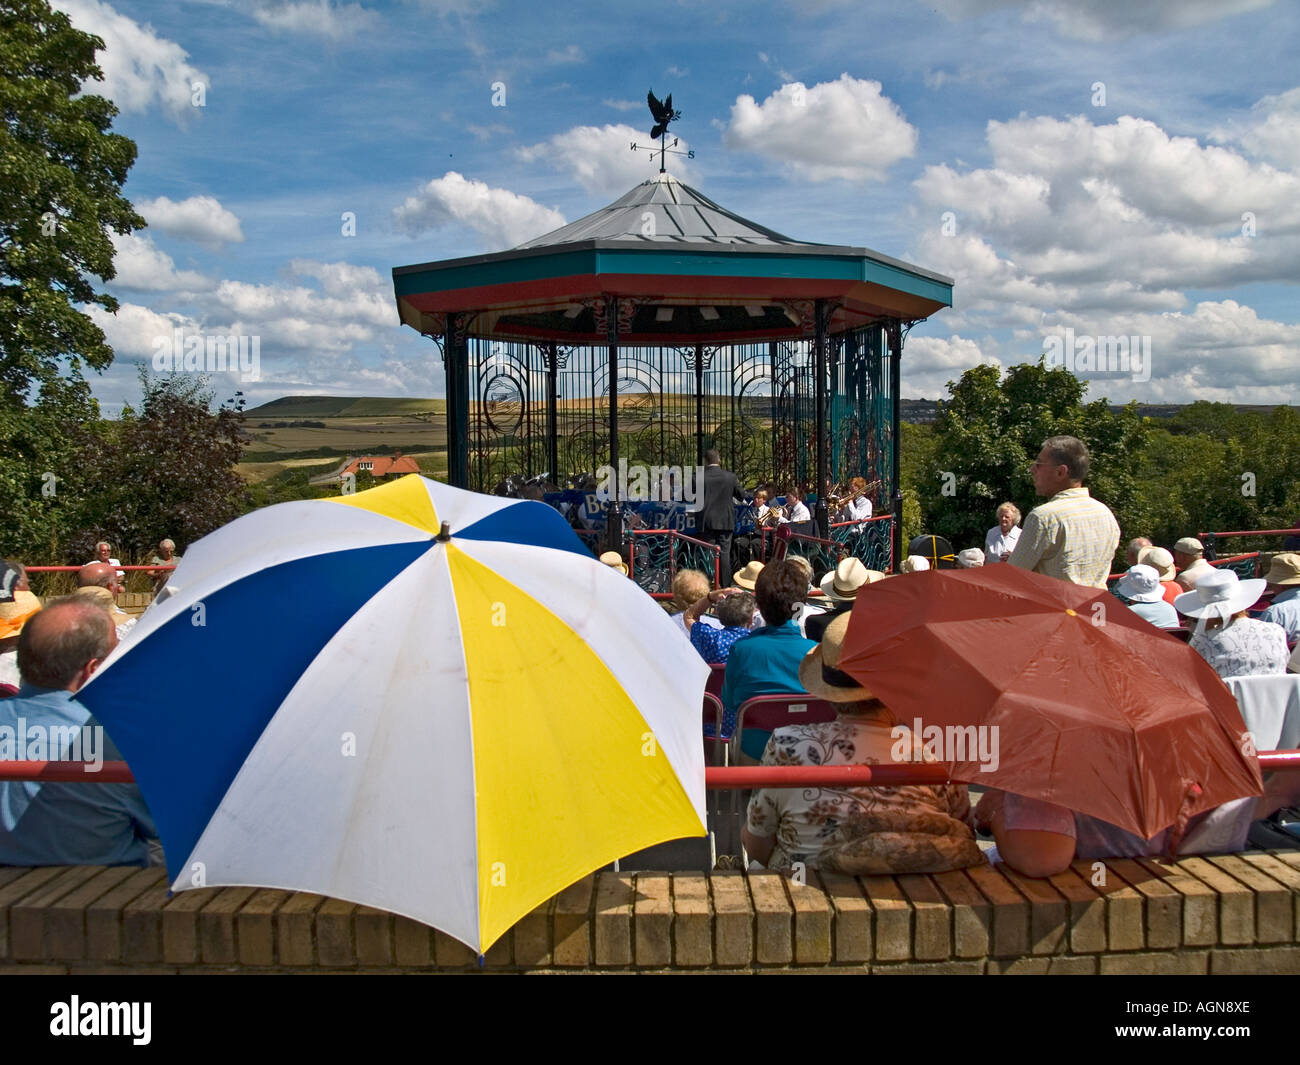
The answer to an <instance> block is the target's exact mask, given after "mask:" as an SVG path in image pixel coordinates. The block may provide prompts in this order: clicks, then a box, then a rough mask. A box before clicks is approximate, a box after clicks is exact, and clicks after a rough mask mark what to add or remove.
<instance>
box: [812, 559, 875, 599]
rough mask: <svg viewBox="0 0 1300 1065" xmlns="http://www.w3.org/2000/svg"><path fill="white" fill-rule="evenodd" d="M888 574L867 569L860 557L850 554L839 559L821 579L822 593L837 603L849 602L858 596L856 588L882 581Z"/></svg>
mask: <svg viewBox="0 0 1300 1065" xmlns="http://www.w3.org/2000/svg"><path fill="white" fill-rule="evenodd" d="M887 576H888V574H885V573H881V572H880V571H879V570H875V569H867V567H866V566H864V565H863V564H862V559H860V558H857V557H855V556H853V555H850V556H849V557H848V558H844V559H840V562H839V565H837V566H836V567H835V568H834V569H833V570H831V571H830V572H829V573H828V574H826V576H824V577H823V578H822V579H821V585H820V587H821V590H822V594H823V595H824V596H826V598H827V599H833V600H834V601H835V602H837V603H851V602H853V601H854V600H855V599H857V597H858V589H859V588H863V587H865V586H866V585H868V584H875V583H876V581H883V580H884V579H885V577H887Z"/></svg>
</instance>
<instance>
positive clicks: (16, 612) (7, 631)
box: [0, 596, 41, 640]
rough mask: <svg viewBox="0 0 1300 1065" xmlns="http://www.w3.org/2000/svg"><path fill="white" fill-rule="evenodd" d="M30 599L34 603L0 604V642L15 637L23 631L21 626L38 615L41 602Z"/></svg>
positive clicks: (21, 601) (20, 600)
mask: <svg viewBox="0 0 1300 1065" xmlns="http://www.w3.org/2000/svg"><path fill="white" fill-rule="evenodd" d="M32 599H34V600H35V602H34V603H33V602H32V601H31V600H26V599H17V600H15V601H13V602H10V603H0V640H7V639H8V638H9V637H10V636H17V635H18V634H19V633H20V632H22V631H23V626H24V625H26V624H27V621H28V619H29V618H31V617H32V616H33V615H34V614H38V613H40V610H41V601H40V600H39V599H36V597H35V596H32Z"/></svg>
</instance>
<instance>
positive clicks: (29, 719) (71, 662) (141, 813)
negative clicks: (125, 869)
mask: <svg viewBox="0 0 1300 1065" xmlns="http://www.w3.org/2000/svg"><path fill="white" fill-rule="evenodd" d="M116 646H117V633H116V632H115V631H114V628H113V623H112V622H111V621H110V620H109V617H108V614H107V613H106V612H105V611H104V610H103V608H101V607H99V606H96V605H95V604H94V603H89V602H84V601H81V600H79V599H76V598H73V599H65V600H64V601H62V602H59V603H54V604H53V605H51V606H47V607H46V608H45V609H44V610H42V611H41V612H40V613H38V614H36V615H35V616H33V617H32V618H31V619H30V620H29V621H28V622H27V624H26V625H24V626H23V631H22V634H21V635H20V636H19V638H18V668H19V671H20V672H21V673H22V679H23V684H22V687H21V688H20V689H19V691H18V695H17V696H15V697H14V698H12V699H3V700H0V758H5V759H15V758H19V757H20V751H19V740H18V736H19V729H22V741H21V744H22V747H23V748H24V749H25V750H24V751H23V754H25V756H26V757H28V758H31V757H33V756H35V758H36V759H37V760H42V759H45V758H48V759H50V760H52V761H80V762H84V763H85V766H86V772H87V774H88V778H89V775H90V774H93V773H94V772H96V771H97V769H98V767H100V766H102V764H103V762H105V761H117V760H120V759H121V757H122V756H121V754H120V753H118V751H117V748H116V747H114V746H113V743H112V741H111V740H109V739H108V738H107V736H105V734H104V730H103V728H102V727H100V726H99V724H98V723H97V722H96V721H95V720H94V719H93V718H92V717H91V716H90V711H88V710H87V709H86V708H85V707H84V706H82V705H81V703H79V702H78V701H77V700H76V698H75V697H74V696H75V695H76V693H77V692H78V691H80V690H81V687H82V685H84V684H85V683H86V681H88V680H89V679H90V678H91V677H92V676H93V675H94V673H95V671H96V670H97V669H98V668H99V666H100V665H101V663H102V662H103V661H104V659H105V658H107V657H108V655H109V654H110V653H111V652H112V650H113V648H114V647H116ZM38 741H43V742H42V746H43V750H42V751H41V752H40V753H39V754H38V753H37V752H36V751H35V750H34V749H33V744H35V743H37V742H38ZM157 837H158V830H157V829H156V828H155V827H154V821H153V816H152V815H151V814H150V813H149V807H148V806H147V805H145V801H144V797H143V796H142V795H141V794H140V789H139V788H137V787H136V786H135V785H134V784H98V783H87V784H80V783H66V784H65V783H41V782H38V781H0V865H148V864H150V852H151V845H152V846H153V847H154V848H156V845H157ZM157 853H158V854H160V853H161V852H160V851H157Z"/></svg>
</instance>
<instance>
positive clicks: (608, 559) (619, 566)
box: [600, 551, 627, 577]
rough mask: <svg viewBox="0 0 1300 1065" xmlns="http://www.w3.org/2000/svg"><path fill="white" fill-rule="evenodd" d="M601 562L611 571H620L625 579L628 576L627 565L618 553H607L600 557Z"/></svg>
mask: <svg viewBox="0 0 1300 1065" xmlns="http://www.w3.org/2000/svg"><path fill="white" fill-rule="evenodd" d="M600 561H601V563H602V564H604V565H606V566H608V567H609V568H610V569H616V570H618V571H619V573H621V574H623V576H624V577H626V576H627V563H626V562H624V561H623V556H622V555H620V554H619V553H618V552H617V551H606V552H605V553H604V554H603V555H601V556H600Z"/></svg>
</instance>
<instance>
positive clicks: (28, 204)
mask: <svg viewBox="0 0 1300 1065" xmlns="http://www.w3.org/2000/svg"><path fill="white" fill-rule="evenodd" d="M103 47H104V42H103V41H102V40H100V39H99V38H98V37H95V36H92V35H90V34H87V33H82V32H80V31H79V30H75V29H73V28H72V25H71V22H70V21H69V19H68V16H67V15H65V14H63V13H62V12H57V11H53V10H51V9H50V6H49V5H48V4H47V3H45V2H44V0H0V115H2V116H3V122H0V512H3V513H4V514H5V515H6V521H7V523H8V526H9V527H8V529H7V535H6V549H7V550H9V551H15V550H16V551H17V552H18V553H23V554H28V553H34V554H36V555H37V556H39V555H41V554H44V553H45V552H47V551H50V550H51V549H52V545H54V544H57V542H58V540H59V538H60V535H61V529H62V528H63V526H62V524H61V523H62V522H63V520H64V519H65V518H66V517H67V516H68V514H69V513H70V510H71V509H72V508H74V507H75V505H76V503H77V499H76V495H77V491H78V489H77V482H78V480H79V479H80V477H81V472H82V471H79V470H77V469H76V468H74V467H73V466H71V465H70V457H71V455H72V454H73V453H74V452H75V451H77V450H79V449H80V448H81V447H82V446H83V445H84V443H85V441H84V439H80V438H81V437H84V435H85V434H87V433H92V432H94V429H93V428H92V426H93V423H94V422H95V420H96V419H97V418H98V413H99V412H98V407H97V405H96V403H95V401H94V399H93V397H92V396H91V394H90V390H89V388H88V387H87V386H86V383H85V381H84V379H83V378H82V372H81V371H82V367H83V365H84V366H90V367H92V368H94V369H96V370H103V369H104V368H105V367H107V366H108V365H109V364H110V363H111V362H112V359H113V352H112V349H111V348H110V347H109V346H108V343H107V342H106V340H105V337H104V334H103V331H102V330H100V329H99V327H98V326H96V325H95V323H94V322H93V321H91V319H90V318H89V317H88V316H87V315H86V314H85V313H84V312H83V311H81V310H79V309H78V305H85V304H97V305H99V306H100V307H103V308H104V309H105V310H108V311H114V310H116V309H117V303H116V301H115V300H114V299H113V298H112V297H111V296H109V295H107V294H106V293H104V292H102V291H97V290H96V285H95V284H94V283H93V280H92V279H93V278H95V277H98V278H100V279H102V280H105V281H107V280H111V279H112V277H113V275H114V270H113V244H112V240H111V235H112V234H113V233H119V234H120V233H129V232H131V231H133V230H135V229H139V228H140V227H142V226H143V225H144V224H145V223H144V219H143V218H141V217H140V216H139V215H138V214H136V213H135V211H134V210H133V209H132V207H131V204H130V203H129V202H128V201H127V200H126V199H125V198H124V197H123V196H122V195H121V187H122V184H123V182H124V181H125V180H126V176H127V172H128V171H129V170H130V168H131V166H132V164H133V163H134V162H135V157H136V147H135V144H134V143H133V142H132V141H131V140H129V139H128V138H126V137H123V136H120V135H119V134H115V133H110V132H109V128H110V126H111V124H112V120H113V117H114V116H115V115H116V114H117V108H116V107H114V106H113V104H112V103H110V102H109V101H108V100H105V99H103V98H102V97H99V96H94V95H85V96H80V95H77V94H78V93H80V92H81V91H82V86H83V83H85V82H86V81H88V80H102V78H103V73H102V71H101V70H100V68H99V67H98V66H97V65H96V63H95V52H96V50H97V49H100V48H103ZM51 474H52V475H53V476H54V478H55V480H54V481H51V480H50V479H49V476H47V475H51ZM50 484H54V485H55V486H56V488H55V492H54V494H53V495H51V494H50V492H49V490H48V486H49V485H50Z"/></svg>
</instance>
